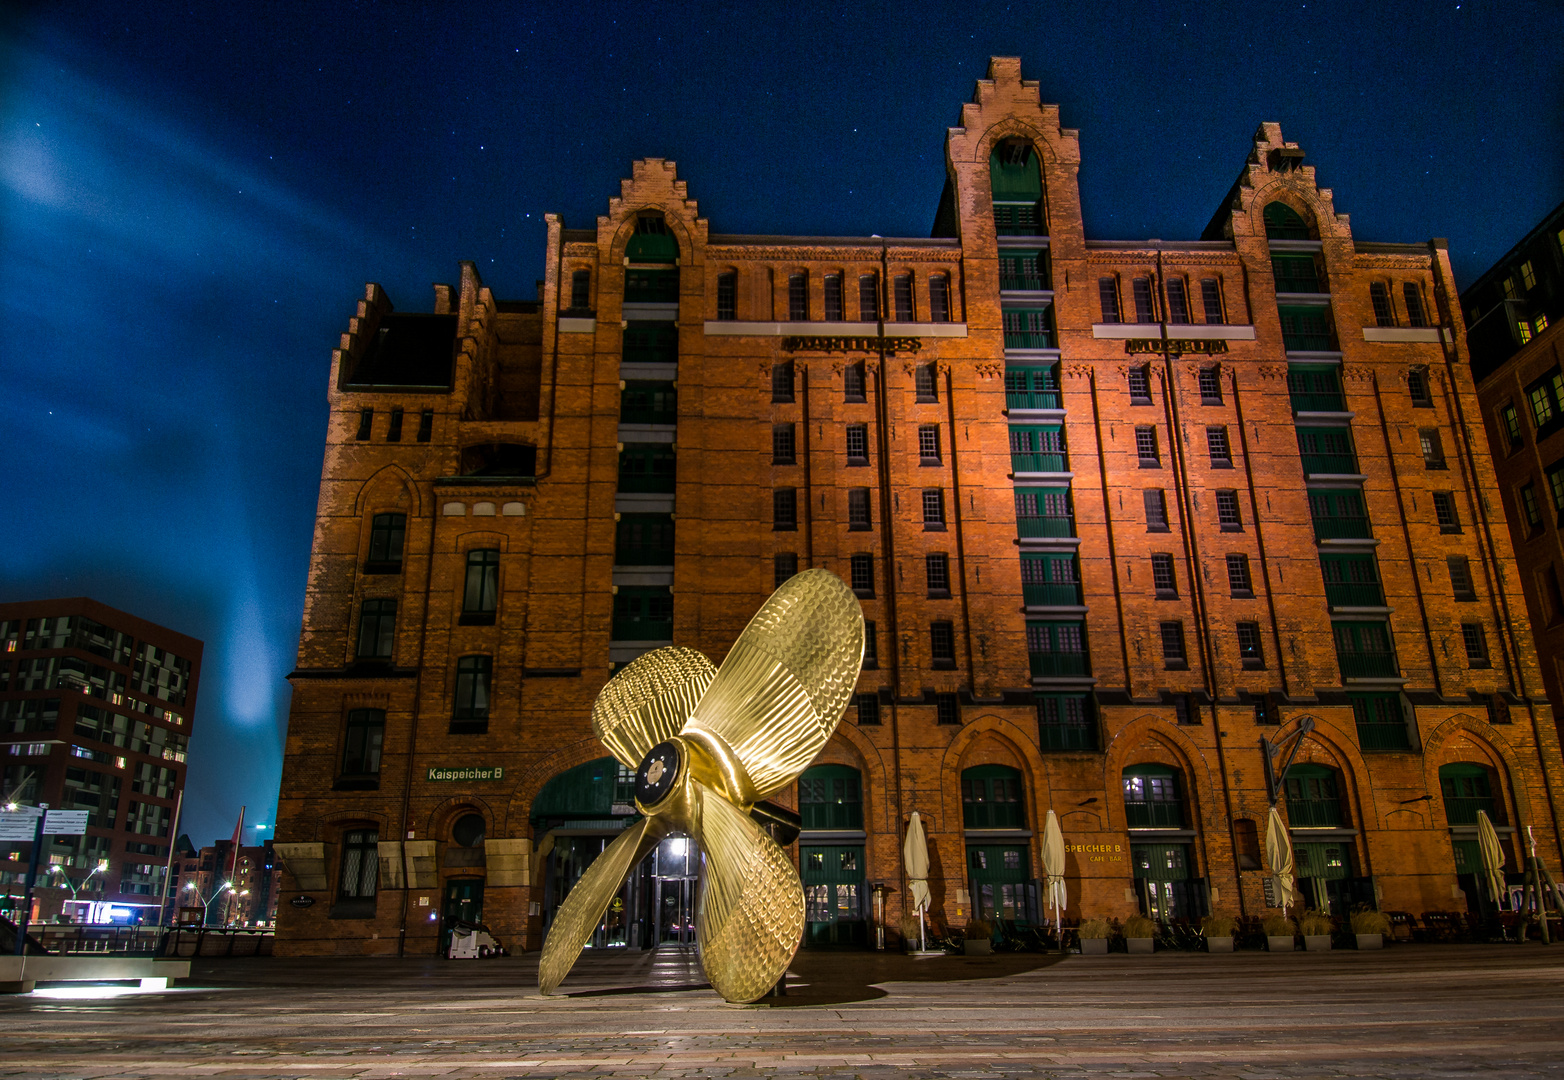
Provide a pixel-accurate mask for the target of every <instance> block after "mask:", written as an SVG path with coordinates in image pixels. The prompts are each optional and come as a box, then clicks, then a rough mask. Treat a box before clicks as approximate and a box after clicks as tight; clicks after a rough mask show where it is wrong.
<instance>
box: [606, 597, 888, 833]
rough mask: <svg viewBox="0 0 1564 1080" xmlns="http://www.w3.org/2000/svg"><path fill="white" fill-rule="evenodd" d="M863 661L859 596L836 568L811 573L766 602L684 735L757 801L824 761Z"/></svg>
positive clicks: (736, 793)
mask: <svg viewBox="0 0 1564 1080" xmlns="http://www.w3.org/2000/svg"><path fill="white" fill-rule="evenodd" d="M862 665H863V608H862V607H861V606H860V605H859V603H858V598H857V597H856V596H854V595H853V591H852V590H851V589H849V588H848V587H847V585H846V583H845V582H843V581H842V579H841V578H839V577H837V576H836V575H835V574H833V573H831V572H830V571H829V570H819V569H815V570H806V571H804V572H803V573H802V574H798V575H797V576H795V577H792V578H790V579H788V581H787V582H786V583H785V584H784V585H783V586H782V587H781V588H779V589H778V590H777V591H776V592H774V593H772V594H771V598H770V599H769V600H767V601H766V602H765V603H764V604H763V605H761V608H760V610H759V611H758V612H756V613H755V617H754V618H753V619H751V620H750V622H749V625H748V626H746V627H745V628H744V632H743V633H742V634H740V635H739V639H738V641H736V642H734V645H733V651H732V652H730V653H728V657H727V659H726V660H724V661H723V662H722V667H721V669H720V670H719V671H718V672H717V677H716V678H715V679H713V680H712V682H711V685H710V686H708V687H707V688H706V693H705V694H704V695H703V696H702V697H701V699H700V703H699V704H698V705H696V706H695V710H694V713H693V714H692V715H691V716H690V719H689V721H688V722H687V723H686V724H685V725H684V728H683V730H682V731H681V732H680V734H681V735H685V736H687V737H689V738H691V739H692V740H694V741H697V742H700V743H702V744H704V745H705V746H706V747H707V748H708V749H709V750H711V751H712V753H713V756H714V757H715V758H717V759H718V761H719V764H720V766H721V767H722V768H723V771H724V773H725V774H726V775H725V777H724V783H725V785H726V786H727V788H728V794H729V795H731V796H732V797H733V798H734V799H735V800H736V801H738V802H740V803H745V804H748V803H753V802H756V801H758V800H760V799H763V798H765V797H766V796H767V795H770V794H772V793H773V792H776V791H780V790H781V789H782V788H784V787H786V786H787V785H788V784H790V783H792V782H793V780H794V778H795V777H797V776H798V774H799V773H801V772H803V771H804V769H806V768H808V766H809V763H810V762H811V761H813V760H814V759H815V755H816V754H818V753H819V752H820V749H821V747H823V746H825V743H826V740H827V739H829V738H830V737H831V733H832V732H833V731H835V730H836V725H837V723H838V722H839V721H840V720H841V718H842V713H843V712H844V711H845V710H846V708H847V703H848V701H849V700H851V698H852V694H853V690H854V689H855V688H856V687H857V685H858V671H859V668H860V667H862ZM626 670H628V669H626ZM610 685H612V684H610ZM735 766H736V767H737V772H738V773H742V775H737V774H736V772H735V768H734V767H735Z"/></svg>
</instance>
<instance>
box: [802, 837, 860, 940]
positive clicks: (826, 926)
mask: <svg viewBox="0 0 1564 1080" xmlns="http://www.w3.org/2000/svg"><path fill="white" fill-rule="evenodd" d="M799 869H800V870H802V872H803V873H802V877H803V885H804V920H805V922H804V944H805V945H867V944H868V942H869V934H868V928H867V924H866V923H865V922H864V910H863V905H864V881H863V874H864V867H863V848H862V846H856V845H855V846H850V847H849V846H846V845H842V846H836V845H833V846H831V847H807V846H806V847H803V848H800V849H799Z"/></svg>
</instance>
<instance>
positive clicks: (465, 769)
mask: <svg viewBox="0 0 1564 1080" xmlns="http://www.w3.org/2000/svg"><path fill="white" fill-rule="evenodd" d="M426 779H428V780H503V779H505V770H504V768H502V767H501V766H499V765H461V766H456V767H451V766H445V765H431V766H429V772H428V775H427V776H426Z"/></svg>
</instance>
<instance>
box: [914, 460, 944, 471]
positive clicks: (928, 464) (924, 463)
mask: <svg viewBox="0 0 1564 1080" xmlns="http://www.w3.org/2000/svg"><path fill="white" fill-rule="evenodd" d="M918 464H919V465H920V466H921V467H923V468H925V469H937V468H939V467H940V466H941V465H943V464H945V463H944V462H943V461H941V460H940V459H939V458H937V457H920V458H919V459H918Z"/></svg>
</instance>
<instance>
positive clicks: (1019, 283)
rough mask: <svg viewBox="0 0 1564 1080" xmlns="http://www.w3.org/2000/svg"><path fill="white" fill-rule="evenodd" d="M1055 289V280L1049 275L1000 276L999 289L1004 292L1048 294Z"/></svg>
mask: <svg viewBox="0 0 1564 1080" xmlns="http://www.w3.org/2000/svg"><path fill="white" fill-rule="evenodd" d="M1001 235H1003V234H1001ZM1053 287H1054V285H1053V279H1052V278H1051V277H1049V275H1047V274H1004V273H1002V274H1000V275H999V288H1000V290H1001V291H1003V292H1012V291H1013V292H1046V291H1047V290H1049V289H1052V288H1053Z"/></svg>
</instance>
